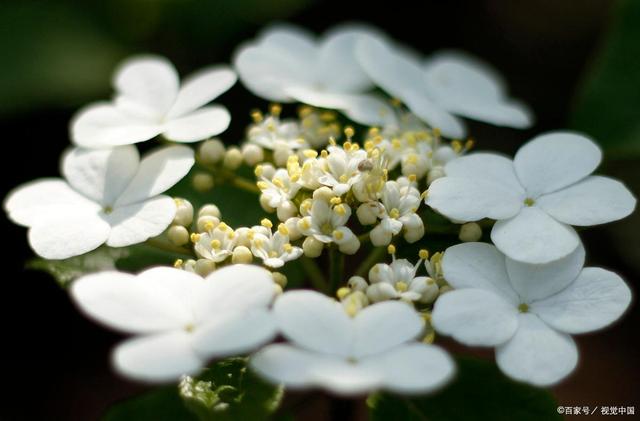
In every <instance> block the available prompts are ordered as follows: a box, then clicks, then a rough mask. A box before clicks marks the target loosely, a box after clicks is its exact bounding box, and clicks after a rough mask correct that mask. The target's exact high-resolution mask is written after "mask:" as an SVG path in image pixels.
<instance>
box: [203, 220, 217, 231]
mask: <svg viewBox="0 0 640 421" xmlns="http://www.w3.org/2000/svg"><path fill="white" fill-rule="evenodd" d="M215 227H216V226H215V225H214V223H213V222H211V221H209V222H207V223H206V224H204V229H205V231H211V230H212V229H214V228H215Z"/></svg>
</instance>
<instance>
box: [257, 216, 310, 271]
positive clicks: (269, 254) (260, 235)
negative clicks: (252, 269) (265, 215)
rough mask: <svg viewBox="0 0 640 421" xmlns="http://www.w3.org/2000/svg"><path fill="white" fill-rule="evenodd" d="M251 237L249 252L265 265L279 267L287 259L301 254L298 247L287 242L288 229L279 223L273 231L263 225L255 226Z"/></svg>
mask: <svg viewBox="0 0 640 421" xmlns="http://www.w3.org/2000/svg"><path fill="white" fill-rule="evenodd" d="M254 230H255V232H254V233H253V236H252V238H251V253H253V255H254V256H256V257H257V258H259V259H262V262H263V263H264V264H265V266H269V267H271V268H279V267H282V266H284V264H285V263H286V262H288V261H291V260H295V259H297V258H298V257H300V256H302V249H301V248H300V247H295V246H292V245H291V243H290V242H289V230H288V229H287V227H286V226H285V225H284V224H280V225H279V226H278V229H277V230H276V232H275V233H272V232H271V230H270V229H268V228H265V227H262V226H261V227H255V228H254Z"/></svg>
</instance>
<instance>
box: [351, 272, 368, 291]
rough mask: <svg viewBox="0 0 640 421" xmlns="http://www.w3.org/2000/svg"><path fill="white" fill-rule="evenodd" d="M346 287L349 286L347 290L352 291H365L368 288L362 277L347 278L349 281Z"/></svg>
mask: <svg viewBox="0 0 640 421" xmlns="http://www.w3.org/2000/svg"><path fill="white" fill-rule="evenodd" d="M347 285H349V288H351V289H352V290H353V291H366V289H367V287H368V286H369V284H368V283H367V281H366V280H365V279H364V278H363V277H362V276H352V277H351V278H349V281H347Z"/></svg>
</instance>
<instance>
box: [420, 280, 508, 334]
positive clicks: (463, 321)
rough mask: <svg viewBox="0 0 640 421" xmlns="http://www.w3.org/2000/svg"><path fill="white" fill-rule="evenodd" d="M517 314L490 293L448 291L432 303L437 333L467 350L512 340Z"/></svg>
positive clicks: (472, 290)
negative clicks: (471, 347)
mask: <svg viewBox="0 0 640 421" xmlns="http://www.w3.org/2000/svg"><path fill="white" fill-rule="evenodd" d="M517 315H518V310H517V308H516V306H515V305H514V304H513V303H510V302H507V301H505V300H504V299H503V298H501V297H500V296H498V295H496V294H494V293H493V292H491V291H485V290H482V289H473V288H466V289H462V290H459V291H450V292H448V293H446V294H444V295H442V296H441V297H439V298H438V300H437V301H436V303H435V307H434V309H433V314H432V320H433V326H434V328H435V329H436V331H438V332H440V333H443V334H445V335H449V336H453V338H454V339H455V340H456V341H458V342H461V343H463V344H465V345H469V346H476V345H481V346H495V345H500V344H502V343H504V342H506V341H507V340H509V339H511V337H512V336H513V334H514V333H515V331H516V329H517V328H518V318H517Z"/></svg>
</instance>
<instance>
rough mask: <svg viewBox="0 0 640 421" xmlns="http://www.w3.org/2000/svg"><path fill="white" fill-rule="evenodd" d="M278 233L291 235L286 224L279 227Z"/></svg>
mask: <svg viewBox="0 0 640 421" xmlns="http://www.w3.org/2000/svg"><path fill="white" fill-rule="evenodd" d="M278 232H279V233H280V234H281V235H289V229H288V228H287V226H286V225H285V224H280V225H278Z"/></svg>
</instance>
